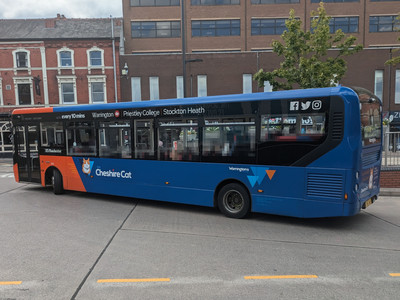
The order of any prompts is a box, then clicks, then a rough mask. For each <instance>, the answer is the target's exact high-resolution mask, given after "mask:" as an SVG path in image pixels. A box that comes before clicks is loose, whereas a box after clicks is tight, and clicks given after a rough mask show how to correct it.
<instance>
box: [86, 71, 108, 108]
mask: <svg viewBox="0 0 400 300" xmlns="http://www.w3.org/2000/svg"><path fill="white" fill-rule="evenodd" d="M106 80H107V79H106V76H105V75H96V76H88V92H89V103H91V104H98V103H107V82H106ZM94 84H101V85H102V92H101V93H102V94H103V100H102V101H95V97H94V96H95V95H94V93H96V92H95V91H94V88H93V85H94ZM97 94H99V93H98V92H97Z"/></svg>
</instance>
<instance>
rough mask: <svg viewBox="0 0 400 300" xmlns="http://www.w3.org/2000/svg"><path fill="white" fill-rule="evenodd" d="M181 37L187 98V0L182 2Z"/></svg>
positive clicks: (184, 89) (184, 88)
mask: <svg viewBox="0 0 400 300" xmlns="http://www.w3.org/2000/svg"><path fill="white" fill-rule="evenodd" d="M181 35H182V77H183V98H186V28H185V0H181Z"/></svg>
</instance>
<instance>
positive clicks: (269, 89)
mask: <svg viewBox="0 0 400 300" xmlns="http://www.w3.org/2000/svg"><path fill="white" fill-rule="evenodd" d="M264 92H272V85H271V84H270V83H269V81H264Z"/></svg>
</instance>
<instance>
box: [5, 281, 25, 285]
mask: <svg viewBox="0 0 400 300" xmlns="http://www.w3.org/2000/svg"><path fill="white" fill-rule="evenodd" d="M21 283H22V281H0V285H13V284H14V285H16V284H21Z"/></svg>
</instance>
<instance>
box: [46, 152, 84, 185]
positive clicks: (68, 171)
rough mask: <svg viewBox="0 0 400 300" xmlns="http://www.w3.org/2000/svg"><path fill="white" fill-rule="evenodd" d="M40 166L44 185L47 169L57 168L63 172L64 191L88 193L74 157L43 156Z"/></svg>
mask: <svg viewBox="0 0 400 300" xmlns="http://www.w3.org/2000/svg"><path fill="white" fill-rule="evenodd" d="M40 165H41V168H40V170H41V179H42V185H44V183H45V174H46V171H47V169H48V168H49V167H55V168H57V169H58V170H59V171H60V172H61V175H62V177H63V185H64V189H66V190H72V191H79V192H86V189H85V187H84V185H83V183H82V180H81V177H80V175H79V172H78V170H77V169H76V166H75V163H74V160H73V158H72V157H67V156H47V155H41V156H40Z"/></svg>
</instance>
